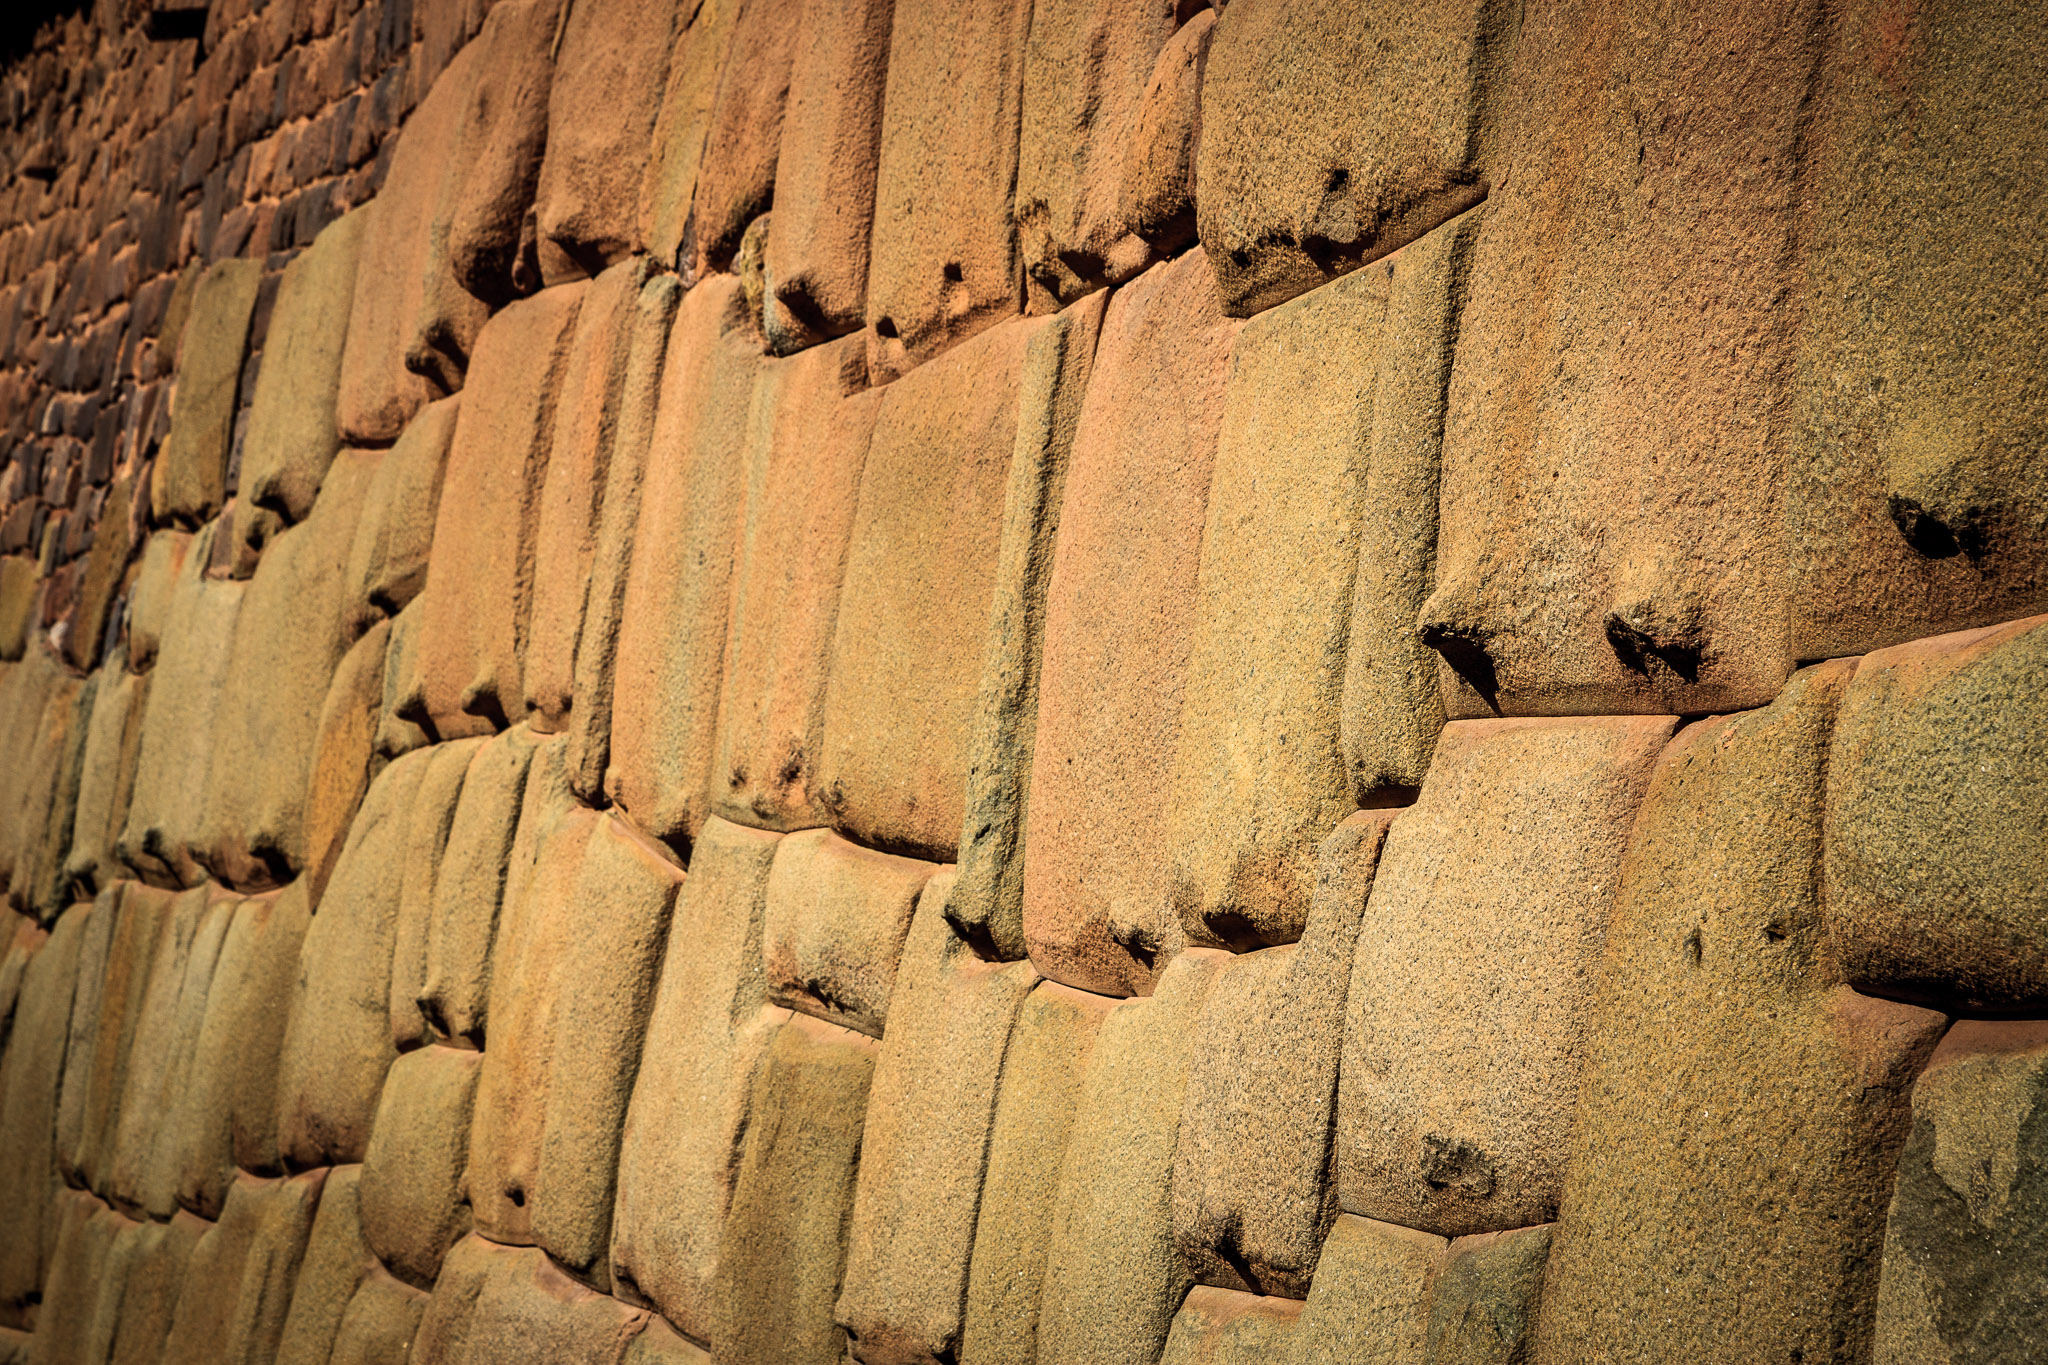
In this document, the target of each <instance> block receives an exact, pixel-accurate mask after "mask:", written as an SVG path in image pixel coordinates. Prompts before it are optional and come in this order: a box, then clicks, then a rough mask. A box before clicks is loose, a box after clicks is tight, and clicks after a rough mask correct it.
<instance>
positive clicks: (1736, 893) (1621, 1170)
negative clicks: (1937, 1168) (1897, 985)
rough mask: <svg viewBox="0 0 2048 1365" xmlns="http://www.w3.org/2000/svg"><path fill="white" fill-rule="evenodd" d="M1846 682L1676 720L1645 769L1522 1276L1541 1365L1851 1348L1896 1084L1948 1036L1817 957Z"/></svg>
mask: <svg viewBox="0 0 2048 1365" xmlns="http://www.w3.org/2000/svg"><path fill="white" fill-rule="evenodd" d="M1853 667H1854V666H1853V665H1851V664H1848V663H1846V662H1844V663H1833V664H1823V665H1820V666H1819V667H1816V668H1812V669H1808V670H1805V671H1803V672H1801V673H1798V674H1795V675H1794V676H1793V679H1792V681H1791V683H1790V685H1789V686H1787V688H1786V689H1785V692H1784V693H1783V694H1782V695H1781V696H1780V697H1779V699H1778V700H1777V701H1776V702H1775V703H1773V704H1772V705H1771V706H1769V707H1767V708H1765V709H1763V710H1760V711H1751V712H1746V713H1744V714H1742V715H1738V716H1731V717H1725V718H1717V719H1709V720H1703V721H1699V722H1697V723H1695V724H1693V725H1689V726H1687V727H1686V728H1685V730H1683V731H1682V732H1681V733H1680V734H1679V736H1678V737H1677V738H1676V739H1675V740H1673V741H1672V743H1671V744H1670V746H1669V747H1667V748H1666V750H1665V751H1664V754H1663V755H1662V757H1660V758H1659V760H1658V762H1657V766H1656V770H1655V772H1654V773H1653V774H1652V775H1651V778H1650V784H1649V787H1648V790H1647V791H1646V792H1645V793H1644V795H1643V800H1642V805H1641V807H1640V809H1639V810H1638V812H1637V815H1636V820H1635V827H1634V830H1633V832H1632V833H1631V835H1630V838H1629V845H1628V853H1627V856H1626V858H1625V859H1624V860H1623V863H1622V866H1621V883H1620V890H1619V892H1618V894H1617V897H1616V902H1615V908H1614V914H1613V918H1612V921H1611V924H1610V927H1609V928H1608V931H1607V943H1606V949H1605V958H1604V961H1603V964H1602V968H1601V973H1600V980H1599V983H1598V986H1597V987H1596V989H1595V993H1594V996H1593V999H1592V1001H1591V1002H1590V1009H1591V1015H1592V1025H1591V1028H1590V1029H1589V1031H1588V1033H1587V1037H1586V1053H1585V1056H1586V1062H1585V1072H1584V1080H1583V1082H1582V1085H1581V1098H1580V1101H1579V1112H1578V1117H1577V1119H1576V1121H1575V1124H1574V1128H1573V1135H1572V1140H1571V1149H1570V1158H1569V1160H1568V1161H1567V1162H1566V1165H1565V1174H1564V1180H1563V1185H1562V1189H1561V1199H1560V1203H1561V1211H1560V1213H1559V1215H1558V1222H1557V1229H1556V1232H1555V1235H1554V1238H1553V1243H1554V1244H1553V1247H1552V1250H1551V1255H1550V1263H1549V1270H1548V1272H1547V1274H1546V1276H1545V1281H1544V1299H1543V1311H1542V1314H1541V1326H1540V1329H1539V1331H1538V1334H1537V1337H1536V1341H1537V1343H1538V1345H1539V1347H1540V1348H1541V1350H1543V1351H1545V1352H1548V1353H1549V1354H1550V1356H1554V1358H1556V1359H1560V1360H1563V1359H1572V1360H1588V1361H1598V1360H1614V1359H1641V1358H1643V1357H1644V1356H1646V1355H1647V1356H1651V1357H1657V1358H1666V1359H1671V1358H1689V1359H1697V1360H1725V1361H1731V1362H1732V1361H1738V1360H1765V1359H1790V1358H1791V1357H1792V1356H1795V1355H1798V1356H1802V1357H1803V1358H1807V1359H1813V1360H1825V1359H1841V1358H1854V1357H1856V1356H1857V1355H1860V1354H1861V1353H1862V1352H1864V1351H1867V1350H1868V1345H1867V1343H1868V1340H1869V1333H1870V1311H1869V1305H1870V1303H1871V1300H1872V1297H1873V1292H1874V1289H1875V1277H1876V1273H1877V1264H1878V1248H1879V1245H1880V1243H1881V1240H1882V1237H1883V1232H1882V1224H1883V1216H1884V1215H1883V1209H1884V1204H1885V1200H1886V1198H1887V1196H1888V1195H1889V1193H1890V1189H1891V1174H1892V1167H1893V1163H1894V1162H1895V1161H1896V1160H1897V1155H1898V1148H1899V1144H1900V1143H1901V1142H1902V1141H1903V1140H1904V1137H1905V1127H1906V1122H1907V1116H1906V1106H1907V1088H1908V1086H1909V1085H1910V1083H1911V1079H1912V1076H1913V1074H1914V1073H1915V1072H1916V1071H1917V1070H1918V1069H1919V1067H1920V1065H1921V1063H1922V1062H1923V1061H1924V1060H1925V1059H1926V1056H1927V1053H1928V1052H1929V1051H1930V1050H1931V1049H1932V1048H1933V1046H1934V1044H1935V1042H1936V1041H1937V1040H1938V1039H1939V1037H1940V1036H1941V1031H1942V1029H1943V1028H1944V1027H1945V1026H1946V1024H1947V1020H1946V1019H1945V1018H1944V1017H1943V1016H1941V1015H1938V1014H1934V1013H1931V1012H1929V1011H1926V1010H1920V1009H1915V1008H1913V1007H1912V1006H1909V1005H1900V1004H1895V1003H1892V1002H1890V1001H1881V1000H1873V999H1870V998H1868V997H1864V996H1859V995H1857V994H1855V993H1854V992H1852V991H1849V990H1847V989H1844V988H1842V986H1841V975H1840V968H1839V967H1838V966H1836V965H1835V964H1834V963H1833V962H1831V961H1830V955H1829V953H1828V952H1827V947H1826V943H1825V924H1824V919H1823V915H1822V910H1821V886H1820V877H1819V867H1820V854H1821V828H1822V788H1823V782H1824V780H1825V774H1826V772H1827V769H1828V762H1829V760H1828V742H1829V736H1830V733H1831V731H1833V729H1834V728H1835V724H1836V720H1835V718H1836V713H1837V709H1838V707H1839V706H1840V704H1841V701H1842V694H1843V691H1844V689H1845V688H1846V687H1847V686H1848V684H1849V678H1850V674H1851V672H1852V671H1853ZM1679 1170H1683V1171H1684V1172H1685V1173H1686V1174H1685V1178H1684V1179H1682V1180H1681V1179H1673V1178H1672V1172H1674V1171H1679ZM1674 1298H1677V1299H1681V1300H1682V1301H1684V1302H1685V1303H1687V1304H1688V1305H1692V1306H1693V1307H1692V1308H1691V1309H1689V1311H1686V1312H1683V1313H1672V1312H1670V1311H1669V1308H1668V1305H1669V1304H1670V1303H1671V1302H1672V1301H1673V1300H1674Z"/></svg>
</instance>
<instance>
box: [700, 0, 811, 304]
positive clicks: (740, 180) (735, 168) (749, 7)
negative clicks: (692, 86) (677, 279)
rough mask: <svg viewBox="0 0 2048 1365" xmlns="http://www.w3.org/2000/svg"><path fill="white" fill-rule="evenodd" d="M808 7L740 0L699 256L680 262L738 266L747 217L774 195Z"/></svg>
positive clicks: (713, 142) (709, 153)
mask: <svg viewBox="0 0 2048 1365" xmlns="http://www.w3.org/2000/svg"><path fill="white" fill-rule="evenodd" d="M803 15H804V7H803V6H802V5H800V4H791V3H788V0H740V4H739V10H738V13H737V15H736V16H735V17H734V19H733V28H732V37H731V38H730V39H729V40H728V41H727V43H726V48H725V63H724V69H723V70H722V71H721V73H720V75H719V79H718V98H717V100H716V101H715V102H714V103H713V104H712V106H711V119H710V122H709V123H708V124H707V125H706V126H705V130H704V152H703V159H702V160H700V161H699V162H698V163H697V187H696V192H695V194H694V195H693V196H692V197H691V201H690V226H689V234H690V237H691V239H692V240H691V242H690V246H691V248H692V252H693V254H692V259H691V260H689V261H686V262H678V264H680V265H684V266H686V267H689V268H692V269H694V271H695V272H696V273H697V274H699V275H702V274H705V273H708V272H710V271H713V270H730V269H731V268H732V264H733V257H734V256H735V255H737V254H738V252H739V249H740V238H741V236H742V235H743V234H745V232H746V230H747V225H748V224H750V223H752V222H753V221H754V220H755V219H756V218H758V217H760V216H761V215H762V214H763V213H765V212H767V210H768V206H769V201H770V200H771V199H772V198H773V197H774V195H775V166H776V157H777V154H778V153H779V152H780V151H781V148H782V110H783V104H784V101H785V100H786V99H787V98H788V96H789V76H790V58H791V56H792V54H793V52H794V50H795V48H796V45H797V33H798V26H799V24H800V22H801V20H802V18H803Z"/></svg>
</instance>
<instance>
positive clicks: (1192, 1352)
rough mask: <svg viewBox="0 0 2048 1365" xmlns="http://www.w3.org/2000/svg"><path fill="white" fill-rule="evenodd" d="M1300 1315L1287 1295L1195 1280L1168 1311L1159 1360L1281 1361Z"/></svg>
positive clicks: (1200, 1363) (1178, 1364)
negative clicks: (1169, 1320) (1168, 1322)
mask: <svg viewBox="0 0 2048 1365" xmlns="http://www.w3.org/2000/svg"><path fill="white" fill-rule="evenodd" d="M1300 1320H1301V1304H1300V1303H1298V1302H1297V1301H1295V1300H1293V1299H1271V1298H1260V1297H1259V1296H1258V1295H1256V1294H1244V1293H1240V1292H1239V1291H1237V1290H1235V1289H1214V1288H1211V1287H1210V1286H1208V1285H1205V1284H1198V1285H1196V1286H1195V1287H1194V1288H1193V1289H1190V1290H1189V1291H1188V1296H1187V1298H1185V1299H1183V1300H1182V1301H1181V1305H1180V1308H1179V1310H1178V1311H1177V1312H1175V1313H1174V1315H1173V1329H1172V1330H1171V1331H1170V1332H1168V1333H1167V1335H1166V1346H1165V1348H1164V1349H1163V1350H1162V1351H1161V1352H1160V1355H1159V1362H1160V1365H1259V1362H1262V1361H1270V1360H1284V1359H1288V1358H1290V1356H1291V1352H1290V1350H1289V1348H1290V1347H1291V1346H1292V1344H1293V1342H1294V1337H1295V1331H1296V1327H1297V1325H1298V1324H1299V1322H1300Z"/></svg>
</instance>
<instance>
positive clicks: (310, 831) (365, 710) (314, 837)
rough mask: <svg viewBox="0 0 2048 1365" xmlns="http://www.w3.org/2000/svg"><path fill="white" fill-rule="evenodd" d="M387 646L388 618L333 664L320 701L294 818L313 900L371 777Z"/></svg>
mask: <svg viewBox="0 0 2048 1365" xmlns="http://www.w3.org/2000/svg"><path fill="white" fill-rule="evenodd" d="M390 644H391V623H390V622H389V621H379V622H377V624H376V625H374V626H372V627H370V629H369V630H368V631H366V632H365V633H364V634H363V635H362V637H361V638H359V639H358V640H357V641H356V642H355V643H354V644H352V645H350V646H349V647H348V652H347V653H346V654H344V655H342V656H341V662H340V663H339V664H337V665H335V669H334V678H333V680H332V681H331V682H329V683H328V685H327V696H326V698H325V699H324V700H323V701H322V702H321V703H320V720H319V725H318V727H317V728H316V729H315V731H314V739H313V751H312V753H311V754H310V755H309V756H308V759H307V774H306V797H305V807H304V810H303V813H302V814H301V816H300V819H301V823H302V828H303V830H304V834H303V836H302V837H303V838H304V840H305V850H306V851H305V871H304V874H303V875H304V876H305V878H306V880H307V882H308V883H309V889H310V891H311V893H312V894H311V898H312V899H313V900H315V901H317V900H319V899H320V893H321V892H322V891H324V890H325V889H326V888H327V879H328V878H329V877H331V876H333V875H334V864H335V860H336V859H338V858H340V857H341V850H342V847H343V845H344V844H346V843H347V842H348V827H349V825H350V823H351V822H353V821H354V819H355V816H356V811H357V809H358V808H359V807H360V806H361V805H362V803H363V793H364V792H366V791H368V790H369V787H370V779H371V777H373V776H374V775H375V774H374V772H373V771H372V769H373V765H375V763H376V758H377V754H376V746H377V721H378V718H379V716H380V715H381V714H382V712H383V709H384V675H385V671H386V664H387V662H388V655H389V650H390Z"/></svg>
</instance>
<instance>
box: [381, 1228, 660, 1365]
mask: <svg viewBox="0 0 2048 1365" xmlns="http://www.w3.org/2000/svg"><path fill="white" fill-rule="evenodd" d="M646 1324H647V1315H646V1314H645V1313H644V1312H640V1311H638V1310H636V1309H633V1308H629V1307H627V1306H626V1305H625V1304H622V1303H620V1302H618V1300H616V1299H611V1298H607V1297H606V1296H605V1295H603V1294H598V1293H593V1292H592V1291H591V1290H589V1289H586V1288H584V1287H583V1286H582V1285H579V1284H577V1283H576V1282H575V1281H574V1280H571V1279H570V1278H569V1277H568V1276H567V1275H564V1274H563V1273H562V1272H561V1271H560V1270H559V1269H557V1268H556V1267H555V1266H554V1265H553V1264H551V1263H550V1262H549V1261H548V1259H547V1258H546V1257H545V1256H543V1255H541V1253H539V1252H538V1251H522V1250H513V1249H511V1248H507V1247H496V1246H492V1245H491V1244H490V1243H489V1242H486V1241H484V1240H483V1239H482V1238H479V1237H466V1238H464V1239H463V1240H462V1241H461V1242H459V1243H458V1244H457V1245H456V1247H455V1249H454V1250H452V1251H450V1252H449V1253H448V1260H447V1265H446V1267H445V1268H444V1269H443V1271H442V1273H441V1279H440V1281H439V1282H438V1283H437V1284H436V1286H435V1291H434V1294H433V1295H432V1297H431V1298H429V1300H428V1301H427V1311H426V1312H425V1313H424V1314H423V1315H422V1316H421V1318H420V1322H419V1328H418V1330H417V1331H416V1332H415V1334H414V1336H413V1349H412V1355H411V1357H410V1359H411V1360H412V1361H413V1362H414V1365H493V1362H497V1361H502V1360H547V1361H555V1362H559V1363H560V1365H618V1362H619V1360H620V1359H621V1357H622V1356H623V1355H624V1353H625V1351H626V1348H627V1346H628V1345H629V1344H630V1343H631V1342H632V1341H633V1339H634V1338H635V1337H636V1336H638V1335H639V1334H640V1332H641V1330H642V1329H643V1328H644V1327H645V1326H646Z"/></svg>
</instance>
